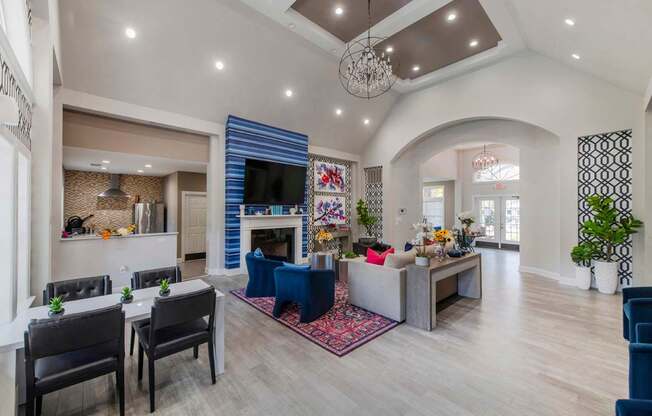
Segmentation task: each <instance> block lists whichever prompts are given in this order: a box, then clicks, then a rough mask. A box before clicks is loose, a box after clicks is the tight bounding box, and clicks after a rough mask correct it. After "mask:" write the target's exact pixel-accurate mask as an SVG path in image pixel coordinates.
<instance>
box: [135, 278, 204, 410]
mask: <svg viewBox="0 0 652 416" xmlns="http://www.w3.org/2000/svg"><path fill="white" fill-rule="evenodd" d="M215 297H216V296H215V289H214V288H212V287H210V288H207V289H203V290H200V291H196V292H192V293H187V294H184V295H178V296H171V297H167V298H156V299H155V301H154V305H153V306H152V313H151V319H150V323H149V325H145V326H141V327H137V328H136V332H138V380H139V381H140V380H142V379H143V358H144V357H143V355H144V354H147V365H148V368H149V372H148V378H149V411H150V412H154V407H155V406H154V386H155V375H154V362H155V361H156V360H159V359H161V358H164V357H167V356H168V355H171V354H175V353H177V352H180V351H184V350H187V349H190V348H192V349H193V352H194V357H195V359H196V358H197V354H198V350H199V346H200V345H201V344H205V343H208V359H209V362H210V368H211V380H212V382H213V384H215V356H214V352H215V346H214V344H213V333H214V329H213V327H214V322H215ZM205 317H208V320H206V319H204V318H205Z"/></svg>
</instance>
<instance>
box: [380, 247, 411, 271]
mask: <svg viewBox="0 0 652 416" xmlns="http://www.w3.org/2000/svg"><path fill="white" fill-rule="evenodd" d="M415 257H416V252H415V251H414V250H411V251H405V252H402V253H394V254H388V255H387V257H386V258H385V267H391V268H392V269H404V268H405V267H406V266H407V265H408V264H412V263H414V258H415Z"/></svg>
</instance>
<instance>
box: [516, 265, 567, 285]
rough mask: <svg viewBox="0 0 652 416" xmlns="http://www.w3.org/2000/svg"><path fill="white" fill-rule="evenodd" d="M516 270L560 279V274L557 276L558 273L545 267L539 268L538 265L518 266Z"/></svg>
mask: <svg viewBox="0 0 652 416" xmlns="http://www.w3.org/2000/svg"><path fill="white" fill-rule="evenodd" d="M518 271H519V272H521V273H530V274H535V275H537V276H542V277H545V278H547V279H552V280H557V281H561V276H559V273H556V272H551V271H549V270H545V269H539V268H538V267H529V266H519V268H518Z"/></svg>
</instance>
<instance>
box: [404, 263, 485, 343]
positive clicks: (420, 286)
mask: <svg viewBox="0 0 652 416" xmlns="http://www.w3.org/2000/svg"><path fill="white" fill-rule="evenodd" d="M455 275H457V294H458V295H459V296H464V297H468V298H475V299H480V298H481V297H482V257H481V255H480V253H469V254H467V255H465V256H464V257H459V258H447V259H445V260H444V261H441V262H440V261H439V260H437V259H431V260H430V266H428V267H425V266H417V265H416V264H410V265H408V266H407V279H406V280H407V282H406V299H405V322H406V323H407V324H408V325H410V326H414V327H417V328H421V329H425V330H426V331H432V329H433V328H434V327H435V326H436V325H437V282H438V281H440V280H443V279H446V278H449V277H451V276H455Z"/></svg>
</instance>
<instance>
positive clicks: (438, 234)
mask: <svg viewBox="0 0 652 416" xmlns="http://www.w3.org/2000/svg"><path fill="white" fill-rule="evenodd" d="M452 240H453V234H452V233H451V232H450V231H448V230H438V231H435V241H436V242H438V243H440V244H441V243H443V244H446V243H448V242H451V241H452Z"/></svg>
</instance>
